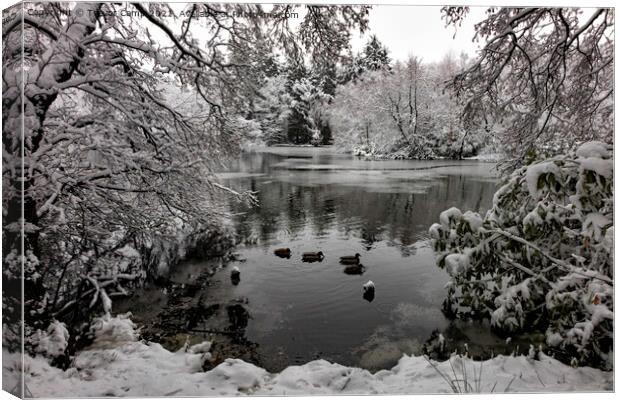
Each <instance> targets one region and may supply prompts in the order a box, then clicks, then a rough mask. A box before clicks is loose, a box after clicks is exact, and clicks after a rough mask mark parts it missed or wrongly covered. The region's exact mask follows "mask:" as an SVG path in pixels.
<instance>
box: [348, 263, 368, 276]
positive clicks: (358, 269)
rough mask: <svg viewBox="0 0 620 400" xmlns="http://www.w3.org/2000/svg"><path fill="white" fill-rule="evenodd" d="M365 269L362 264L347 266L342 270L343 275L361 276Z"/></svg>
mask: <svg viewBox="0 0 620 400" xmlns="http://www.w3.org/2000/svg"><path fill="white" fill-rule="evenodd" d="M365 269H366V268H364V266H363V265H362V264H355V265H347V266H346V267H345V268H344V273H345V274H347V275H362V274H363V273H364V270H365Z"/></svg>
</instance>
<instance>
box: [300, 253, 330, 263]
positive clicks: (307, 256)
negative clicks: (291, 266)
mask: <svg viewBox="0 0 620 400" xmlns="http://www.w3.org/2000/svg"><path fill="white" fill-rule="evenodd" d="M323 258H325V256H324V255H323V252H322V251H318V252H316V253H315V252H308V253H303V254H302V255H301V260H302V261H303V262H315V261H319V262H321V261H323Z"/></svg>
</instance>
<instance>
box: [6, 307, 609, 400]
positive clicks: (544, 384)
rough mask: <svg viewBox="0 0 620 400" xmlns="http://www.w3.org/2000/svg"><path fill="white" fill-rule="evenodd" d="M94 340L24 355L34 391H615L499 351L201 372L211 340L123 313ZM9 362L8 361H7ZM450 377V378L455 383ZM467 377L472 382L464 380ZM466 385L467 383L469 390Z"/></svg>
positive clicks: (13, 374)
mask: <svg viewBox="0 0 620 400" xmlns="http://www.w3.org/2000/svg"><path fill="white" fill-rule="evenodd" d="M95 334H96V340H95V342H94V344H93V345H92V346H91V347H90V348H88V349H85V350H84V351H82V352H80V353H79V354H78V355H77V356H76V358H75V360H74V363H73V367H72V368H70V369H68V370H66V371H63V370H60V369H58V368H54V367H51V366H50V365H49V363H48V361H47V360H46V359H45V358H43V357H42V356H37V357H35V358H32V357H28V356H27V357H26V360H25V370H26V385H27V388H28V390H29V391H30V393H32V396H33V397H68V396H70V397H103V396H132V397H138V396H139V397H145V396H233V395H239V394H253V395H309V394H323V395H328V394H330V395H332V394H413V393H452V392H453V389H452V388H451V384H452V385H454V386H455V387H456V388H457V391H459V390H460V391H462V392H466V391H470V392H471V391H473V392H491V391H494V392H517V391H518V392H559V391H610V390H613V375H612V373H610V372H604V371H600V370H597V369H593V368H571V367H569V366H567V365H564V364H562V363H560V362H559V361H556V360H555V359H552V358H550V357H546V356H544V355H543V356H541V359H540V360H534V359H530V358H528V357H526V356H519V357H505V356H498V357H495V358H494V359H492V360H487V361H484V362H482V363H481V362H474V361H472V360H471V359H468V358H462V357H459V356H453V357H452V359H451V360H450V361H445V362H442V363H437V362H433V364H434V365H435V366H432V365H431V364H430V363H429V361H427V360H426V359H425V358H424V357H415V356H411V357H410V356H406V355H405V356H403V357H402V358H401V359H400V361H399V362H398V365H396V366H395V367H394V368H392V369H391V370H389V371H388V370H382V371H379V372H377V373H375V374H371V373H370V372H368V371H367V370H364V369H360V368H351V367H345V366H342V365H338V364H333V363H330V362H328V361H325V360H317V361H312V362H310V363H307V364H305V365H301V366H290V367H288V368H286V369H285V370H283V371H282V372H280V373H269V372H267V371H265V370H264V369H262V368H260V367H257V366H255V365H252V364H249V363H246V362H244V361H241V360H236V359H228V360H226V361H225V362H223V363H221V364H220V365H218V366H217V367H216V368H214V369H212V370H210V371H208V372H202V371H201V365H202V361H203V360H204V359H205V358H207V357H210V354H209V353H208V351H209V347H210V343H208V342H205V343H202V344H199V345H195V346H192V347H187V348H183V349H181V350H179V351H177V352H170V351H168V350H166V349H164V348H163V347H162V346H161V345H159V344H156V343H149V344H145V343H143V342H140V341H137V335H136V333H135V331H134V327H133V325H132V324H131V322H130V321H129V320H128V319H125V318H123V317H120V318H119V317H115V318H109V317H108V318H107V319H105V318H104V319H103V320H102V321H100V323H99V325H98V326H96V327H95ZM3 357H4V363H3V365H4V366H5V367H4V369H3V379H4V380H5V384H4V386H5V387H11V386H12V385H11V384H10V382H11V381H13V382H16V380H17V376H18V374H17V370H16V369H14V368H11V366H12V365H13V366H17V365H18V364H17V361H18V360H19V358H20V357H19V355H17V354H9V353H6V352H3ZM7 367H8V368H7ZM449 382H451V383H449ZM465 382H467V383H465ZM465 387H467V389H465Z"/></svg>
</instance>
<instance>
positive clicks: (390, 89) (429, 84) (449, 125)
mask: <svg viewBox="0 0 620 400" xmlns="http://www.w3.org/2000/svg"><path fill="white" fill-rule="evenodd" d="M462 64H464V61H463V62H462ZM459 68H462V65H457V64H456V61H454V60H452V59H448V60H447V61H443V62H442V63H439V64H424V63H422V60H421V59H419V58H417V57H413V56H412V57H410V58H409V59H407V60H406V62H396V63H394V64H393V65H392V66H391V68H390V69H389V70H388V69H385V68H382V69H378V70H376V71H366V72H363V73H362V74H361V75H360V76H359V78H357V79H354V80H351V81H350V82H348V83H346V84H344V85H340V86H339V87H338V89H337V91H336V95H335V97H334V100H333V102H332V103H331V104H330V105H329V114H330V121H331V124H332V126H333V127H334V137H335V143H336V144H337V145H338V146H339V147H341V148H343V149H345V150H353V151H354V153H358V154H360V155H369V156H385V157H399V158H417V159H428V158H437V157H448V158H460V157H464V156H471V155H474V154H476V153H477V151H479V150H480V149H481V148H482V147H484V146H485V145H486V143H487V142H488V137H489V136H490V132H489V129H488V126H485V127H482V128H481V127H478V126H467V125H465V124H463V121H462V120H461V118H460V115H461V111H462V104H461V103H459V102H458V101H457V100H456V99H455V96H454V93H453V92H452V91H451V90H449V89H446V88H445V81H446V79H449V78H451V77H452V76H453V75H452V74H453V73H456V72H457V71H458V69H459ZM485 128H486V129H485Z"/></svg>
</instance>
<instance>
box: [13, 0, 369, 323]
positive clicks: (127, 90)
mask: <svg viewBox="0 0 620 400" xmlns="http://www.w3.org/2000/svg"><path fill="white" fill-rule="evenodd" d="M22 7H23V9H22V10H20V11H19V13H18V15H16V17H15V18H13V19H12V20H11V21H9V22H8V23H7V24H5V25H4V26H3V39H4V40H3V66H4V67H3V117H2V118H3V214H4V218H3V253H4V255H5V258H4V260H3V266H4V268H3V273H4V278H5V279H4V286H3V295H4V298H5V300H6V301H5V302H4V303H3V304H4V305H5V306H6V307H8V308H7V309H6V310H8V311H10V312H8V313H5V316H6V317H7V318H9V319H10V318H11V317H14V318H13V319H12V322H17V321H18V318H19V306H18V305H19V301H20V300H21V293H19V287H20V285H19V279H20V276H21V266H22V264H23V265H24V266H25V271H24V274H25V282H24V285H25V292H24V296H25V304H24V306H25V309H26V313H25V317H26V329H27V332H26V333H29V329H30V328H31V327H35V328H37V327H42V324H45V323H46V321H47V322H49V321H50V320H51V317H53V316H54V315H58V314H59V313H64V312H66V310H67V309H68V308H70V307H73V309H75V310H76V312H78V311H84V310H88V309H90V308H95V307H99V308H103V309H104V311H109V304H110V302H109V299H110V297H113V296H112V295H113V294H118V295H122V294H123V293H125V289H124V287H123V285H122V281H123V280H125V279H133V278H137V277H139V276H140V275H141V274H142V275H143V273H144V266H141V264H140V263H143V262H148V263H155V264H164V266H165V264H167V263H166V260H169V259H170V258H174V253H175V252H176V250H175V249H174V248H170V246H169V245H168V243H170V242H175V241H177V240H178V241H181V240H182V238H178V237H176V235H179V234H180V232H185V231H186V230H188V229H189V230H190V231H192V230H194V229H198V228H200V227H209V226H215V229H218V230H221V227H222V221H221V219H220V217H221V216H223V215H224V214H223V212H222V211H223V210H221V209H220V208H219V207H218V204H219V202H218V201H217V199H218V197H219V196H223V195H233V196H237V197H239V198H245V199H249V196H245V195H243V194H239V193H236V192H234V191H232V190H230V189H229V188H226V187H224V186H222V185H220V184H219V183H218V182H217V181H216V179H215V178H214V176H213V174H212V173H211V171H212V170H213V168H214V166H216V165H218V164H219V163H221V162H222V161H223V160H224V159H225V157H226V155H227V154H229V153H233V154H234V152H235V151H236V150H237V148H238V144H239V143H240V141H241V139H242V132H243V131H244V130H243V129H240V124H241V123H242V122H243V121H241V120H240V118H239V117H240V115H239V114H240V113H245V112H246V111H247V110H248V109H250V107H249V106H248V104H247V102H248V100H247V97H248V96H247V94H248V93H251V90H252V87H253V83H254V82H251V81H250V79H251V77H252V76H254V74H252V73H249V72H253V71H254V69H253V68H254V67H253V66H252V65H248V63H246V62H244V60H251V59H252V57H251V56H252V55H254V54H257V52H258V50H259V49H257V45H256V43H258V39H261V40H263V39H264V35H263V33H264V32H271V33H272V36H271V40H273V42H274V43H277V45H278V47H280V48H284V49H285V50H291V51H292V50H294V49H297V50H299V49H304V50H306V51H310V52H315V51H319V50H317V49H324V48H328V47H329V46H330V45H331V44H334V45H338V46H340V45H341V44H342V40H343V38H342V35H341V33H342V30H343V29H344V27H349V28H351V27H360V28H363V27H365V26H366V25H367V21H366V11H365V8H364V7H362V8H359V7H354V6H343V7H339V6H330V7H327V8H313V7H314V6H308V7H307V8H308V10H312V12H308V13H307V15H306V17H305V18H304V20H303V26H302V28H301V29H300V30H299V31H293V30H291V29H290V28H289V27H288V22H287V16H286V15H285V14H284V13H282V12H281V11H282V10H283V8H282V6H276V7H275V8H274V12H275V13H276V14H277V13H278V12H280V14H281V15H280V16H279V17H275V18H261V17H260V15H261V14H263V10H262V8H261V6H260V5H235V4H198V3H196V4H188V5H187V6H185V7H183V8H182V9H181V11H179V9H178V7H175V9H173V8H171V7H169V6H168V5H166V4H163V3H150V4H148V5H143V4H140V3H131V4H128V3H100V2H90V3H70V4H69V3H68V4H65V5H59V4H56V3H24V5H23V6H22ZM63 7H69V8H70V13H69V12H66V9H65V8H63ZM291 7H293V8H294V7H297V6H291ZM32 10H34V11H35V12H32ZM255 15H258V17H255ZM164 16H165V17H164ZM22 21H23V24H22ZM331 27H334V29H332V28H331ZM335 27H337V28H338V29H337V30H336V29H335ZM308 35H311V36H312V37H314V38H316V40H315V41H310V42H308V41H306V40H305V39H307V38H308V37H309V36H308ZM345 36H346V35H345ZM347 37H348V36H347ZM22 39H23V47H22ZM22 50H23V51H22ZM244 55H245V57H244ZM241 117H245V116H244V115H241ZM22 139H23V141H22ZM22 144H23V146H22ZM22 154H23V156H22ZM22 162H23V168H22ZM22 207H23V213H22ZM200 229H202V228H200ZM22 234H23V236H22ZM160 235H166V236H168V237H170V240H168V241H165V242H164V244H162V243H161V242H159V241H157V240H155V239H156V238H157V237H158V236H160ZM22 238H23V240H24V247H23V248H22V247H21V239H22ZM137 250H139V251H137ZM177 250H178V249H177ZM158 254H159V255H158ZM161 254H167V255H168V256H169V257H163V258H162V257H161ZM11 290H13V291H12V292H11ZM80 301H81V303H80ZM76 305H77V306H78V307H75V306H76ZM82 306H84V307H82ZM63 315H65V314H63Z"/></svg>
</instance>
